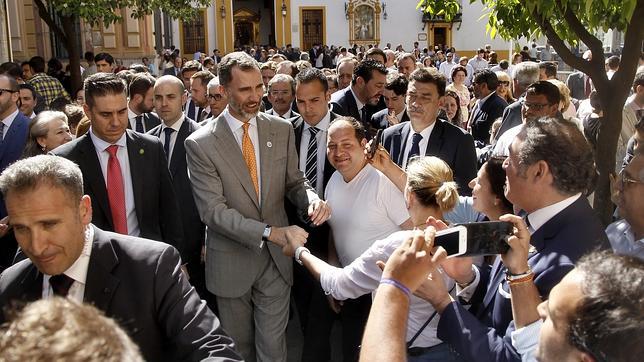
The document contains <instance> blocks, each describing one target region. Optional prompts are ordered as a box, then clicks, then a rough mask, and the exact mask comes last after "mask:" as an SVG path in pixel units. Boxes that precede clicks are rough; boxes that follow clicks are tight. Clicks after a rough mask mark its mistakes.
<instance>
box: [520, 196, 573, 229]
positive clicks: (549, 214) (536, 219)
mask: <svg viewBox="0 0 644 362" xmlns="http://www.w3.org/2000/svg"><path fill="white" fill-rule="evenodd" d="M580 197H581V193H578V194H576V195H574V196H571V197H569V198H566V199H563V200H561V201H559V202H557V203H554V204H552V205H549V206H546V207H542V208H541V209H538V210H535V211H533V212H531V213H530V214H528V221H529V222H530V227H532V229H533V230H534V231H537V230H539V228H540V227H542V226H543V225H544V224H545V223H547V222H548V221H550V219H552V218H553V217H555V216H556V215H557V214H559V213H560V212H562V211H563V210H564V209H565V208H567V207H568V206H570V205H572V204H573V203H574V202H575V201H577V199H578V198H580Z"/></svg>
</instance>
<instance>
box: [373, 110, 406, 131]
mask: <svg viewBox="0 0 644 362" xmlns="http://www.w3.org/2000/svg"><path fill="white" fill-rule="evenodd" d="M388 114H389V109H387V108H385V109H381V110H379V111H378V112H376V113H374V114H373V116H371V127H373V128H376V129H385V128H389V121H387V115H388ZM403 122H409V115H408V114H407V109H405V111H404V113H403V116H402V119H401V120H400V123H403Z"/></svg>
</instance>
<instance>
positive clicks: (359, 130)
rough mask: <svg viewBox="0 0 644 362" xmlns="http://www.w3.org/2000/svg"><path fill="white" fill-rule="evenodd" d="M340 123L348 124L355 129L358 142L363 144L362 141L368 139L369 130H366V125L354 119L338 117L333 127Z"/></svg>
mask: <svg viewBox="0 0 644 362" xmlns="http://www.w3.org/2000/svg"><path fill="white" fill-rule="evenodd" d="M338 122H346V123H348V124H349V125H350V126H351V127H352V128H353V131H354V132H355V135H356V139H357V140H358V142H362V140H364V139H367V130H366V129H365V127H364V125H363V124H362V123H361V122H359V121H358V120H357V119H355V118H353V117H347V116H340V117H336V118H335V119H334V120H333V122H331V124H332V125H333V124H335V123H338Z"/></svg>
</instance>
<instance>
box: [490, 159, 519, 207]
mask: <svg viewBox="0 0 644 362" xmlns="http://www.w3.org/2000/svg"><path fill="white" fill-rule="evenodd" d="M504 161H505V157H499V156H492V157H490V159H489V160H488V161H487V163H486V164H485V165H486V166H485V171H486V173H487V177H488V178H489V181H490V186H491V188H492V193H493V194H494V196H496V197H498V198H499V200H501V203H502V204H503V206H504V207H505V209H506V210H512V207H513V205H512V203H511V202H510V200H508V199H507V197H505V169H504V168H503V162H504Z"/></svg>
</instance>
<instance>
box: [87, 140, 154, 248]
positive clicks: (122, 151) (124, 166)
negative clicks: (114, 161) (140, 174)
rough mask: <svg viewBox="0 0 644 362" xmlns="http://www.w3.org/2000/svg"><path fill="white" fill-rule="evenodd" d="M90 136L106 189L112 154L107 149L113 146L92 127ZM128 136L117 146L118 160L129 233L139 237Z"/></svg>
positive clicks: (119, 141)
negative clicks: (128, 152) (108, 162)
mask: <svg viewBox="0 0 644 362" xmlns="http://www.w3.org/2000/svg"><path fill="white" fill-rule="evenodd" d="M89 136H90V138H91V139H92V143H94V149H95V150H96V155H97V156H98V162H99V163H100V164H101V171H102V172H103V180H105V187H107V161H108V160H109V159H110V154H109V153H108V152H107V148H108V147H109V146H111V145H112V144H110V143H107V142H105V141H103V140H102V139H100V138H98V137H97V136H96V135H95V134H94V130H93V129H92V128H91V127H90V129H89ZM126 137H127V136H126V134H125V133H123V136H121V138H119V140H118V141H116V143H114V144H115V145H117V146H119V148H118V151H117V152H116V158H118V160H119V164H120V165H121V175H123V192H124V193H125V215H126V216H127V233H128V235H131V236H139V234H140V233H141V230H140V229H139V220H138V219H137V218H136V205H134V187H133V186H132V173H131V172H130V158H129V157H128V154H127V138H126Z"/></svg>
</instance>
